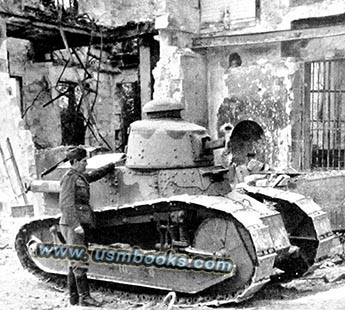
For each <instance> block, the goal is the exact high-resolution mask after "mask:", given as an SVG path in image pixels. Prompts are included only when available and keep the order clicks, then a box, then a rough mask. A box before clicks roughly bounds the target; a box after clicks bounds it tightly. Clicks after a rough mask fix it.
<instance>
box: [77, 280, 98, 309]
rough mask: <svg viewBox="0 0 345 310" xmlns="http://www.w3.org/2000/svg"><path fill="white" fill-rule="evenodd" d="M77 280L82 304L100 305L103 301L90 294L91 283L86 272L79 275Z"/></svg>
mask: <svg viewBox="0 0 345 310" xmlns="http://www.w3.org/2000/svg"><path fill="white" fill-rule="evenodd" d="M76 280H77V286H78V292H79V297H80V305H81V306H86V307H88V306H92V307H100V306H101V305H102V303H101V302H99V301H97V300H96V299H94V298H92V297H91V296H90V289H89V283H88V280H87V277H86V274H84V275H81V276H77V277H76Z"/></svg>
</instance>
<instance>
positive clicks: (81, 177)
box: [59, 148, 114, 306]
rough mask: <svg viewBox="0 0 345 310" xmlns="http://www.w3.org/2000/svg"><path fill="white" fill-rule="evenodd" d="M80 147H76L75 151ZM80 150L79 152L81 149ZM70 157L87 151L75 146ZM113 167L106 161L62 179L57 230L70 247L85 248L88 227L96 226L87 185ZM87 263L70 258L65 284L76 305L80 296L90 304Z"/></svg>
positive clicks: (88, 232) (76, 157)
mask: <svg viewBox="0 0 345 310" xmlns="http://www.w3.org/2000/svg"><path fill="white" fill-rule="evenodd" d="M78 149H79V150H78ZM80 150H82V151H80ZM68 157H69V159H77V160H81V159H83V158H84V157H86V151H85V150H84V149H81V148H77V151H75V150H74V151H73V152H72V153H70V154H69V155H68ZM113 170H114V164H108V165H106V166H104V167H101V168H99V169H97V170H94V171H92V172H88V173H81V172H79V171H77V170H74V169H72V168H71V169H70V170H69V171H68V172H67V173H66V174H65V175H64V176H63V178H62V180H61V183H60V184H61V190H60V199H59V205H60V208H61V213H62V214H61V219H60V229H61V233H62V235H63V236H64V238H65V240H66V243H67V244H68V245H71V246H85V247H86V248H87V246H88V241H89V237H90V236H89V234H90V230H92V229H93V228H95V226H96V223H95V216H94V213H93V211H92V208H91V206H90V184H89V183H91V182H94V181H97V180H99V179H101V178H102V177H104V176H105V175H106V174H107V173H109V172H111V171H113ZM79 226H81V227H82V228H83V229H84V234H78V233H76V232H75V229H76V228H77V227H79ZM87 269H88V265H87V263H85V262H82V261H69V273H68V278H67V280H68V286H69V291H70V303H71V304H77V303H78V302H79V296H80V298H81V305H86V306H87V305H95V304H89V302H88V300H91V301H90V303H92V298H91V297H90V291H89V287H88V281H87V276H86V272H87Z"/></svg>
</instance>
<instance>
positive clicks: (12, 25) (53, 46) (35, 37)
mask: <svg viewBox="0 0 345 310" xmlns="http://www.w3.org/2000/svg"><path fill="white" fill-rule="evenodd" d="M0 16H1V17H2V18H4V19H5V20H6V36H7V37H14V38H18V39H25V40H29V41H31V42H32V43H33V44H34V46H36V47H38V48H39V49H40V50H41V52H51V51H54V50H58V49H63V48H64V43H63V40H62V39H61V35H60V27H61V29H62V30H63V31H64V33H65V34H66V38H67V40H68V42H69V44H70V47H80V46H88V45H89V42H90V36H91V33H92V36H93V42H94V44H99V43H100V42H101V37H103V42H104V44H108V43H114V42H118V41H123V40H128V39H131V38H135V37H142V36H146V35H151V36H152V35H154V34H155V33H156V30H155V29H154V25H153V23H152V22H140V23H134V22H130V23H127V24H126V25H124V26H120V27H116V28H109V27H102V31H100V30H99V29H98V28H99V27H96V29H95V28H94V27H91V25H85V26H81V25H79V24H77V23H75V24H73V23H69V24H67V23H63V24H61V25H60V24H58V23H57V21H55V22H54V21H52V22H49V23H48V22H42V21H40V20H39V19H35V18H33V17H24V16H20V15H14V14H11V13H4V12H0Z"/></svg>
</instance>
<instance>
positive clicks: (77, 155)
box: [66, 146, 87, 161]
mask: <svg viewBox="0 0 345 310" xmlns="http://www.w3.org/2000/svg"><path fill="white" fill-rule="evenodd" d="M86 155H87V152H86V150H85V149H84V148H82V147H80V146H78V147H76V148H74V149H72V150H70V151H69V152H68V153H67V154H66V158H67V160H73V159H76V160H78V161H80V160H82V159H83V158H85V157H86Z"/></svg>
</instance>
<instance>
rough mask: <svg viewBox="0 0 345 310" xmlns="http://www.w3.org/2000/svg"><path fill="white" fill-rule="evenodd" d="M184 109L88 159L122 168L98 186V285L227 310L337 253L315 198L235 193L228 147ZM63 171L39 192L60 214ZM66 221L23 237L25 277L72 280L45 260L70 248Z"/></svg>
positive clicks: (40, 225) (173, 106)
mask: <svg viewBox="0 0 345 310" xmlns="http://www.w3.org/2000/svg"><path fill="white" fill-rule="evenodd" d="M182 110H183V105H181V104H180V103H179V102H176V101H175V100H173V99H171V98H166V99H161V100H153V101H150V102H148V103H147V104H146V105H145V106H144V108H143V111H144V112H145V113H146V115H147V118H146V119H144V120H140V121H136V122H134V123H132V124H131V127H130V134H129V139H128V145H127V151H126V154H119V153H113V154H111V153H108V154H99V155H95V156H93V157H91V158H89V159H88V166H87V168H88V169H94V168H97V167H98V166H101V165H103V164H106V163H109V162H114V161H116V162H117V164H116V167H115V169H114V172H113V173H111V174H109V175H108V176H107V177H106V178H105V179H102V180H100V181H97V182H95V183H92V184H91V198H92V200H91V203H92V205H93V207H94V209H95V214H96V220H97V230H96V233H95V234H94V235H93V239H92V240H91V241H92V242H91V243H90V245H89V248H88V249H87V250H88V252H87V254H88V255H87V256H86V258H87V259H88V260H89V271H88V277H89V278H91V279H95V280H100V281H106V282H114V283H119V284H124V285H125V286H135V287H145V288H150V289H153V290H154V291H157V290H158V291H162V292H169V291H174V292H176V293H177V296H180V302H181V303H183V302H184V301H186V300H188V301H189V302H190V303H193V302H197V303H198V304H205V305H220V304H226V303H229V302H241V301H243V300H246V299H248V298H250V297H251V296H253V295H254V294H255V293H256V292H257V291H259V290H260V289H261V288H262V287H263V286H264V285H265V284H266V283H267V282H269V281H270V279H271V278H272V276H275V275H277V274H278V273H279V274H282V273H284V272H285V274H286V275H296V274H302V273H303V272H305V271H307V270H308V268H309V267H310V266H311V265H313V264H314V263H315V262H316V261H318V260H320V259H322V258H324V257H326V256H327V255H328V254H329V253H330V252H331V250H332V249H333V248H335V247H337V245H338V239H337V238H336V237H335V236H334V234H333V233H332V231H331V229H330V224H329V220H328V217H327V214H326V213H325V212H324V211H322V210H321V208H320V207H319V206H318V205H317V204H316V203H314V202H313V201H312V200H311V199H308V198H306V197H304V196H302V195H300V194H297V193H291V192H288V191H284V190H279V189H277V188H272V187H266V188H265V187H260V188H259V187H253V186H245V187H242V188H241V189H236V190H234V189H232V188H231V186H230V183H229V177H228V169H227V168H225V167H222V166H218V165H215V164H214V152H213V151H214V150H215V149H218V148H222V147H224V145H225V142H224V140H223V139H219V140H212V139H211V138H210V136H209V134H208V132H207V130H206V129H205V128H204V127H201V126H199V125H196V124H193V123H190V122H187V121H185V120H183V118H182V117H181V111H182ZM61 163H62V164H61V165H60V166H58V167H57V168H56V169H55V170H54V171H53V172H50V173H49V174H47V175H45V176H44V178H42V179H41V180H36V181H33V182H32V184H31V190H32V191H34V192H44V193H46V194H47V195H49V197H50V198H49V200H48V202H49V203H50V204H52V205H53V208H58V207H57V206H58V204H57V203H58V192H59V179H60V178H61V176H62V175H63V173H65V172H66V171H67V169H68V163H67V162H64V161H63V160H61ZM58 221H59V215H57V216H52V217H46V218H41V219H37V220H32V221H30V222H28V223H27V224H25V225H24V226H23V227H22V228H21V229H20V230H19V232H18V234H17V236H16V242H15V246H16V250H17V253H18V257H19V259H20V261H21V263H22V265H23V266H24V268H27V269H29V270H30V271H31V272H33V273H35V274H38V275H48V274H49V275H51V274H56V275H66V274H67V259H53V258H52V257H50V258H46V257H42V256H41V255H38V248H39V247H40V246H41V244H50V245H53V246H57V248H58V247H60V248H61V247H63V246H67V245H65V244H64V240H63V238H62V236H61V234H60V232H59V228H58ZM119 253H120V254H119ZM141 258H142V260H141V261H140V259H141ZM139 261H140V262H139Z"/></svg>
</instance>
